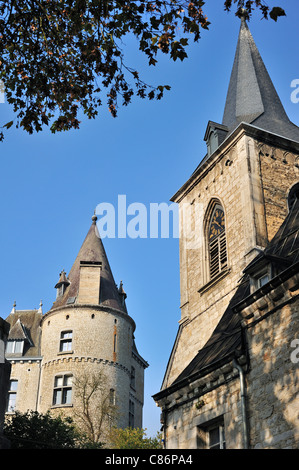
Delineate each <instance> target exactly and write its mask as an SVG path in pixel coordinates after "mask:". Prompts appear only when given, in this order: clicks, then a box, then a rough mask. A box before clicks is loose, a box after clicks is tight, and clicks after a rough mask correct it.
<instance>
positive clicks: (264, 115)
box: [222, 17, 299, 142]
mask: <svg viewBox="0 0 299 470" xmlns="http://www.w3.org/2000/svg"><path fill="white" fill-rule="evenodd" d="M241 122H246V123H248V124H252V125H254V126H255V127H258V128H260V129H263V130H266V131H269V132H272V133H274V134H277V135H280V136H283V137H287V138H288V139H291V140H294V141H296V142H299V127H298V126H296V125H295V124H293V123H292V122H291V121H290V120H289V118H288V116H287V114H286V112H285V110H284V107H283V105H282V103H281V101H280V99H279V96H278V94H277V92H276V89H275V87H274V85H273V83H272V80H271V78H270V76H269V74H268V71H267V69H266V67H265V64H264V62H263V60H262V58H261V55H260V53H259V51H258V48H257V47H256V44H255V42H254V39H253V37H252V35H251V32H250V30H249V28H248V25H247V23H246V21H245V18H244V17H242V18H241V27H240V33H239V38H238V43H237V49H236V54H235V59H234V64H233V69H232V73H231V77H230V83H229V87H228V92H227V97H226V103H225V108H224V114H223V120H222V124H223V125H225V126H227V127H228V129H229V133H230V132H232V131H233V130H234V129H235V128H236V127H237V126H238V125H239V124H240V123H241Z"/></svg>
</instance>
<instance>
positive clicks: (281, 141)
mask: <svg viewBox="0 0 299 470" xmlns="http://www.w3.org/2000/svg"><path fill="white" fill-rule="evenodd" d="M204 140H205V141H206V144H207V155H206V156H205V157H204V158H203V160H202V161H201V163H200V164H199V165H198V167H197V168H196V169H195V171H194V172H193V174H192V175H191V177H190V178H189V179H188V181H187V182H186V183H185V184H184V185H183V186H182V187H181V188H180V189H179V191H177V193H176V194H175V195H174V197H173V198H172V201H174V202H176V203H178V205H179V212H180V282H181V286H180V290H181V320H180V321H179V328H178V333H177V337H176V340H175V343H174V346H173V350H172V352H171V355H170V358H169V362H168V365H167V369H166V372H165V376H164V380H163V384H162V387H161V391H160V392H159V393H157V394H156V395H154V399H155V401H156V402H157V404H158V405H159V406H160V408H161V411H162V415H161V419H162V423H163V432H164V439H165V445H166V447H167V448H189V449H190V448H207V447H210V448H213V447H214V448H224V447H226V448H244V447H246V448H247V447H251V448H260V447H266V448H270V447H277V448H284V447H291V448H296V447H298V442H299V428H298V421H297V419H296V416H297V415H298V408H299V404H298V397H297V391H296V381H298V368H296V364H295V363H294V361H293V362H292V359H291V356H292V355H291V352H292V349H291V344H292V341H293V340H294V338H296V335H298V311H299V309H298V288H299V282H298V272H299V267H298V260H299V256H298V254H299V252H298V250H299V237H298V235H299V233H298V229H299V220H298V210H299V206H298V197H299V184H298V181H299V170H298V169H299V127H297V126H296V125H294V124H293V123H292V122H290V120H289V119H288V117H287V115H286V113H285V110H284V108H283V105H282V103H281V101H280V99H279V97H278V95H277V92H276V90H275V88H274V86H273V83H272V81H271V79H270V77H269V74H268V72H267V70H266V67H265V65H264V63H263V61H262V59H261V56H260V54H259V51H258V49H257V47H256V45H255V43H254V40H253V38H252V35H251V33H250V31H249V28H248V25H247V23H246V21H245V18H242V19H241V27H240V33H239V38H238V43H237V50H236V54H235V60H234V64H233V69H232V73H231V78H230V83H229V88H228V93H227V99H226V104H225V109H224V114H223V121H222V123H221V124H219V123H216V122H212V121H210V122H209V123H208V125H207V128H206V132H205V136H204ZM298 343H299V340H298ZM293 344H294V343H293ZM286 383H288V387H287V389H286V386H285V384H286ZM296 410H297V411H296Z"/></svg>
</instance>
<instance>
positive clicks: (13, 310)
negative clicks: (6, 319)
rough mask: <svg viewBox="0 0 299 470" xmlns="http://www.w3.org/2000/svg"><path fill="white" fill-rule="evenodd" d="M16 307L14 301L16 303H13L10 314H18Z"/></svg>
mask: <svg viewBox="0 0 299 470" xmlns="http://www.w3.org/2000/svg"><path fill="white" fill-rule="evenodd" d="M16 306H17V303H16V301H14V303H13V307H12V309H11V312H10V313H16Z"/></svg>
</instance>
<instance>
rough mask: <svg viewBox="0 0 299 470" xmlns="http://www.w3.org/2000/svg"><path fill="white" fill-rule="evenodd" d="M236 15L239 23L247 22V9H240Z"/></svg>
mask: <svg viewBox="0 0 299 470" xmlns="http://www.w3.org/2000/svg"><path fill="white" fill-rule="evenodd" d="M237 15H238V17H239V18H241V21H242V22H243V21H245V20H249V12H248V10H247V8H240V10H239V11H238V12H237Z"/></svg>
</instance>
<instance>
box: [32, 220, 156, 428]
mask: <svg viewBox="0 0 299 470" xmlns="http://www.w3.org/2000/svg"><path fill="white" fill-rule="evenodd" d="M96 220H97V218H96V216H93V217H92V225H91V227H90V229H89V232H88V234H87V236H86V238H85V240H84V242H83V244H82V246H81V249H80V251H79V253H78V256H77V258H76V260H75V262H74V264H73V266H72V269H71V270H70V272H69V275H68V276H66V273H64V271H63V272H62V273H61V274H60V278H59V281H58V283H57V284H56V286H55V287H56V289H57V297H56V301H55V302H54V304H53V306H52V308H51V309H50V310H49V311H48V312H47V313H46V314H45V315H44V316H43V318H42V321H41V328H42V335H41V336H42V341H41V355H42V358H43V359H42V373H41V384H40V391H39V411H40V412H46V411H47V410H48V409H50V410H51V412H53V413H56V412H59V413H60V412H61V411H63V413H64V414H70V415H73V416H74V417H75V416H76V415H78V413H79V414H80V411H82V408H83V395H82V392H81V389H80V386H79V383H81V385H82V381H83V380H93V381H94V380H96V377H101V386H100V388H101V390H102V391H101V394H102V398H100V397H99V396H98V395H97V398H96V397H95V396H94V397H93V400H100V401H101V400H103V396H104V395H105V400H106V405H107V403H108V404H109V406H110V405H111V407H110V410H108V413H107V414H109V415H110V421H109V424H110V425H111V424H116V425H117V426H118V427H127V426H132V427H142V405H143V374H144V369H145V367H147V363H146V361H144V359H142V357H141V356H140V355H139V354H138V351H137V349H136V346H135V342H134V330H135V323H134V321H133V319H132V318H131V317H130V316H129V315H128V312H127V308H126V303H125V298H126V294H125V292H124V289H123V285H122V282H121V285H120V287H119V288H118V287H117V286H116V284H115V281H114V278H113V275H112V271H111V269H110V266H109V262H108V259H107V256H106V253H105V250H104V247H103V244H102V240H101V238H100V236H99V233H98V230H97V226H96ZM106 405H105V406H106ZM108 408H109V407H108ZM111 410H114V411H115V412H116V415H115V416H116V418H113V419H112V414H113V417H114V413H113V412H112V411H111Z"/></svg>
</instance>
